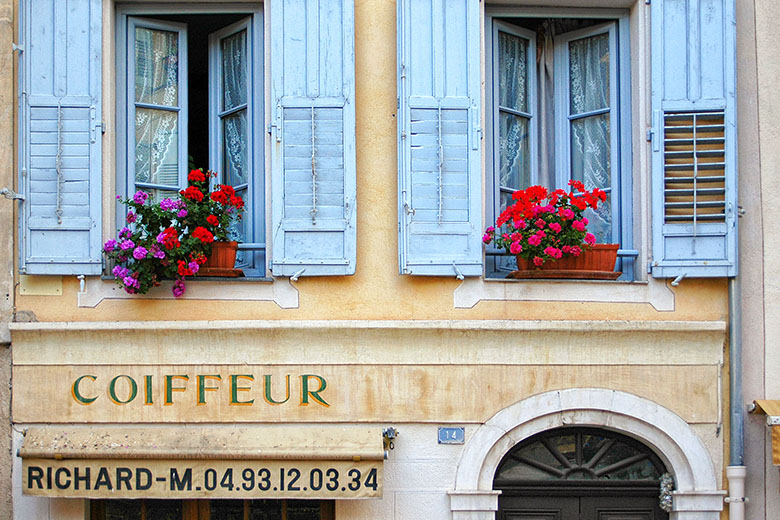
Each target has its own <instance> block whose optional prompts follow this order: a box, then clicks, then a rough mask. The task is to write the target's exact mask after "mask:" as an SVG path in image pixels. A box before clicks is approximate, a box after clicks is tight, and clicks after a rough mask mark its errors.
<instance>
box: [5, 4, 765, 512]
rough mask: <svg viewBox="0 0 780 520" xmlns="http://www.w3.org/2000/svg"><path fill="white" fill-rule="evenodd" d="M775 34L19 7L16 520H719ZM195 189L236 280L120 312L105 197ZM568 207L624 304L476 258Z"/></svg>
mask: <svg viewBox="0 0 780 520" xmlns="http://www.w3.org/2000/svg"><path fill="white" fill-rule="evenodd" d="M754 4H755V5H754ZM762 7H766V6H762V5H761V2H753V1H746V2H740V3H739V4H738V5H737V4H736V3H735V2H733V1H730V0H686V1H683V0H653V1H652V2H649V3H648V2H644V1H636V0H610V1H607V0H570V1H566V2H548V1H542V0H527V1H519V0H517V1H515V0H502V1H500V2H491V1H478V0H398V1H397V2H394V1H390V0H364V1H360V2H353V1H352V0H308V1H302V0H278V1H277V0H268V1H266V2H264V3H262V2H256V1H251V2H250V1H246V2H244V1H215V2H199V1H191V2H178V1H161V2H136V1H126V2H119V1H115V0H67V1H54V0H21V1H16V0H0V9H2V13H3V14H2V15H0V17H1V18H2V19H3V20H4V21H5V23H4V24H2V26H1V27H2V28H1V29H0V34H2V38H3V41H6V42H7V43H8V45H7V48H11V47H12V44H13V45H14V49H15V50H14V53H13V54H12V55H10V54H9V55H6V58H4V59H5V60H6V62H7V67H6V68H5V69H4V70H14V72H15V73H14V76H13V77H10V75H9V76H8V77H5V78H4V79H2V80H0V105H1V106H3V107H5V110H4V111H2V112H0V125H2V128H3V130H4V132H3V134H4V135H8V136H14V137H13V140H11V139H10V138H9V139H7V140H6V141H4V142H3V143H0V154H2V156H3V157H5V158H6V161H4V162H3V163H4V166H2V169H0V179H1V180H0V187H5V186H7V187H8V190H7V191H5V192H4V194H5V195H6V198H9V199H10V200H7V201H5V202H4V203H3V204H0V212H3V213H2V214H3V216H4V217H6V219H5V221H6V222H10V223H12V225H10V226H5V227H4V229H1V230H0V240H2V241H3V243H5V244H8V247H6V248H5V249H4V250H5V252H4V253H0V254H2V255H3V256H2V258H3V261H4V264H3V265H4V266H5V267H4V268H3V270H2V273H0V276H2V277H4V278H2V281H3V282H4V283H5V286H6V287H8V290H7V296H6V298H5V301H2V302H0V311H1V312H0V314H2V316H3V319H5V320H6V321H7V322H10V323H9V324H8V325H7V327H4V331H3V332H2V333H3V334H5V335H6V336H0V340H2V341H3V342H5V343H7V344H8V345H9V347H8V348H7V349H4V350H3V352H4V355H5V356H6V357H7V363H6V364H5V365H4V366H5V367H6V368H7V369H8V371H9V375H8V376H7V377H8V378H9V379H10V380H11V383H12V384H11V388H12V392H11V395H10V396H9V397H8V398H7V399H4V402H8V403H10V406H9V407H7V409H8V410H9V414H10V418H9V425H10V428H9V430H8V443H9V445H10V449H9V450H8V455H7V456H6V455H4V456H5V457H6V461H5V462H4V463H3V464H0V477H2V478H3V480H2V482H0V486H7V488H6V489H8V491H7V493H3V494H0V510H5V511H8V513H7V515H6V516H7V517H8V518H15V519H30V518H36V519H38V518H40V519H68V520H70V519H79V520H81V519H86V518H89V519H92V520H101V519H109V518H111V519H113V518H138V519H141V518H144V519H146V518H148V519H152V518H165V519H167V518H171V519H173V518H175V519H177V520H178V519H179V518H181V519H186V520H192V519H195V518H197V519H199V520H205V519H213V520H217V519H222V518H226V519H227V518H242V519H243V518H263V519H266V518H268V519H271V518H273V519H276V518H279V519H288V520H293V519H307V520H308V519H334V518H335V519H338V520H349V519H365V518H377V519H378V518H382V519H422V518H429V519H458V520H461V519H463V520H465V519H485V520H487V519H493V518H537V517H544V518H547V517H556V516H550V515H558V516H557V517H558V518H625V517H626V515H630V517H631V518H642V519H645V518H647V519H654V520H660V519H664V518H671V519H681V520H683V519H690V520H693V519H697V520H698V519H715V518H721V517H726V515H727V513H726V512H725V511H724V498H725V496H726V494H727V491H726V490H727V489H729V483H728V481H727V479H726V467H727V466H730V465H731V466H734V465H735V464H734V461H733V460H731V461H730V460H729V457H728V453H729V450H730V448H731V447H732V444H731V443H730V441H729V433H730V431H731V421H730V415H731V414H730V408H729V407H730V404H731V403H730V401H729V379H730V376H731V375H732V373H730V371H729V367H728V362H729V359H728V357H727V355H726V353H727V352H728V348H729V346H730V345H729V338H730V337H733V331H732V330H730V327H732V324H733V317H734V316H733V313H732V314H731V315H730V313H729V284H730V283H732V284H733V279H734V277H735V276H737V274H738V272H739V271H738V262H737V260H738V258H737V233H736V229H737V220H738V218H737V215H738V207H737V194H738V191H737V188H738V186H737V170H738V169H739V171H740V179H741V180H740V182H741V188H740V189H742V190H743V197H744V196H745V190H746V189H748V188H746V186H755V184H751V183H755V182H757V175H758V173H757V172H759V171H760V170H759V169H758V156H759V155H758V153H757V150H755V148H756V147H757V146H758V144H760V143H761V141H760V140H759V139H756V128H758V125H757V120H758V115H757V114H758V109H757V101H758V100H759V99H762V98H761V97H760V94H761V92H762V91H761V89H760V88H759V87H760V86H761V83H760V80H761V79H762V78H761V77H760V75H759V77H758V78H757V77H756V70H757V69H756V62H757V58H756V56H757V52H758V53H759V54H760V52H762V50H764V48H763V47H762V46H761V45H758V44H757V43H756V42H757V41H758V42H764V40H761V39H760V38H758V36H757V35H758V29H757V28H760V26H761V24H760V23H758V22H757V20H758V17H756V16H755V14H756V13H758V12H759V10H760V8H762ZM764 22H765V21H762V23H764ZM767 30H768V29H767ZM764 44H765V45H768V44H766V43H764ZM764 52H768V51H766V50H764ZM764 81H770V80H769V79H768V78H764ZM767 88H768V86H767ZM767 96H770V94H769V93H767ZM737 128H739V131H740V133H739V136H738V135H737V132H736V130H737ZM743 146H744V149H743ZM738 150H739V153H737V151H738ZM744 150H748V152H745V151H744ZM753 152H756V153H753ZM190 163H193V164H195V165H196V166H203V167H207V168H210V169H213V170H215V171H218V172H219V173H220V175H222V177H220V179H219V180H220V182H223V183H226V184H228V183H229V184H231V185H234V186H235V187H236V190H237V191H238V192H240V194H241V195H242V197H243V198H244V201H245V202H246V212H245V216H244V219H243V221H242V227H241V229H240V230H238V233H239V235H240V238H241V245H240V249H239V258H238V262H239V264H238V266H239V267H241V268H242V270H243V272H244V274H245V276H243V277H238V278H217V277H200V278H193V279H188V281H187V287H186V292H185V293H184V294H183V295H182V296H180V297H175V296H174V295H173V294H172V291H171V289H172V286H173V282H172V281H165V282H163V283H162V285H161V286H160V287H155V288H153V289H152V290H151V291H150V292H149V293H147V294H144V295H139V294H128V293H127V292H126V291H124V290H122V288H120V287H119V286H118V285H117V284H116V282H115V280H114V279H113V277H112V276H111V272H110V268H111V267H112V266H110V265H108V264H107V262H106V261H105V258H104V256H103V253H102V249H103V244H104V243H105V242H106V241H108V240H109V239H112V238H115V237H116V232H117V229H118V228H120V227H122V226H124V225H125V222H126V218H127V214H126V208H125V206H124V205H122V204H119V203H117V197H132V196H133V194H134V193H135V192H136V191H138V190H146V191H148V192H151V193H152V197H151V199H152V200H153V201H154V202H155V203H158V202H159V201H160V200H162V199H163V198H165V197H166V195H175V194H176V192H177V191H178V190H180V189H183V188H184V187H185V186H186V182H187V181H186V177H187V172H188V171H189V167H188V166H189V164H190ZM738 167H739V168H738ZM745 179H746V180H745ZM569 180H580V181H583V182H584V183H585V185H586V186H587V187H588V188H593V187H597V188H600V189H603V190H604V191H605V192H606V193H608V204H607V205H606V206H605V207H606V209H604V210H602V211H601V212H593V213H591V214H589V215H590V216H589V220H590V221H591V224H590V225H591V228H590V229H593V231H594V233H595V234H596V235H598V238H599V241H601V242H609V243H617V244H619V252H618V255H619V256H618V260H617V264H616V268H617V270H618V271H619V272H620V273H621V274H620V275H619V278H618V279H617V280H610V281H605V280H593V279H568V280H562V279H542V280H538V279H534V280H529V279H520V280H518V279H513V278H511V277H510V278H507V275H508V274H509V272H510V271H511V270H512V269H513V267H511V266H510V263H511V261H512V259H509V258H507V256H506V255H501V254H500V252H498V251H495V250H493V249H491V248H490V247H487V246H485V245H484V244H483V243H482V234H483V232H484V229H485V228H486V227H487V226H489V225H490V224H492V223H493V222H495V220H496V218H497V216H498V214H499V213H500V210H501V209H502V208H503V207H504V206H505V205H506V203H507V196H508V195H507V194H511V192H512V191H513V190H515V189H520V188H524V187H526V186H528V185H531V184H545V185H547V186H555V187H565V186H566V185H567V182H568V181H569ZM14 197H17V198H16V199H14ZM150 203H151V201H150ZM751 204H754V202H752V201H751ZM747 209H748V212H747V214H746V218H756V217H754V216H751V211H750V209H751V208H747ZM745 261H746V262H749V261H750V260H748V259H745ZM751 276H753V275H752V274H751ZM729 280H732V282H730V281H729ZM746 283H747V282H746ZM751 283H752V282H751ZM750 287H753V286H750ZM745 294H746V296H747V295H748V294H752V289H749V290H748V289H746V290H745ZM744 305H745V306H748V305H749V300H748V299H747V298H746V300H745V304H744ZM744 323H748V322H747V321H745V322H744ZM745 332H746V335H749V334H750V332H749V331H747V330H746V331H745ZM767 362H769V361H767ZM767 370H768V369H767ZM1 392H2V390H0V398H3V394H2V393H1ZM748 397H750V396H748ZM758 397H767V398H771V395H769V392H768V391H767V393H766V395H763V394H762V395H760V396H758ZM3 438H5V437H3ZM0 447H1V446H0ZM3 453H6V451H5V450H3ZM748 456H749V457H750V456H752V455H751V454H750V453H749V454H748ZM737 465H739V464H737ZM4 468H10V474H8V475H6V473H8V470H7V469H4ZM3 471H6V473H4V472H3ZM774 476H775V477H776V476H777V475H776V474H774ZM749 483H750V480H749ZM0 489H1V488H0ZM748 493H749V492H748ZM767 494H769V492H767ZM659 495H660V498H659ZM736 498H738V497H736ZM767 503H768V502H767ZM6 504H8V506H9V507H4V506H5V505H6ZM748 507H752V506H748ZM767 507H768V506H767ZM765 514H766V516H764V517H765V518H772V516H771V515H770V514H769V509H767V510H766V512H765ZM545 515H547V516H545ZM0 516H2V515H0ZM732 516H735V517H736V516H737V515H735V514H733V513H732ZM747 518H753V516H750V515H748V516H747Z"/></svg>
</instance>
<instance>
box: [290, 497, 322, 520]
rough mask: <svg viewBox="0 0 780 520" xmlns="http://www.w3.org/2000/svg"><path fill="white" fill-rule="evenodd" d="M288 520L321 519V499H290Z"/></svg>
mask: <svg viewBox="0 0 780 520" xmlns="http://www.w3.org/2000/svg"><path fill="white" fill-rule="evenodd" d="M287 520H320V501H319V500H288V501H287Z"/></svg>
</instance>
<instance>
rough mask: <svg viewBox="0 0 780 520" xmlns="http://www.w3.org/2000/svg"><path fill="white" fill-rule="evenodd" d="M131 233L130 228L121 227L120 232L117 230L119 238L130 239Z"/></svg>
mask: <svg viewBox="0 0 780 520" xmlns="http://www.w3.org/2000/svg"><path fill="white" fill-rule="evenodd" d="M132 234H133V232H132V231H130V228H127V227H123V228H122V229H121V230H119V238H130V235H132Z"/></svg>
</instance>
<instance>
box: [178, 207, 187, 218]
mask: <svg viewBox="0 0 780 520" xmlns="http://www.w3.org/2000/svg"><path fill="white" fill-rule="evenodd" d="M176 216H177V217H179V218H184V217H186V216H187V210H186V209H181V210H179V212H178V213H177V214H176Z"/></svg>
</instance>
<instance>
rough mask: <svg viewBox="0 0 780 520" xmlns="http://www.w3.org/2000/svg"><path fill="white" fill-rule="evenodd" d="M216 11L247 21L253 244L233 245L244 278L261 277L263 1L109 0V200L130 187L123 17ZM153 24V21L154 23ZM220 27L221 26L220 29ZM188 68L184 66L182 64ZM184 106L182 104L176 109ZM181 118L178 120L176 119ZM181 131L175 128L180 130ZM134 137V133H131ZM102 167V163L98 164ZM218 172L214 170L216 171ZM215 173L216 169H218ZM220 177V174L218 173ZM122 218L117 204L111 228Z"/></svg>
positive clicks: (264, 244)
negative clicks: (250, 254)
mask: <svg viewBox="0 0 780 520" xmlns="http://www.w3.org/2000/svg"><path fill="white" fill-rule="evenodd" d="M220 13H230V14H240V15H245V16H246V17H248V18H249V21H248V30H249V32H250V34H251V38H250V40H251V41H250V44H249V47H250V54H251V59H250V69H251V70H250V72H249V74H250V77H251V80H250V85H251V87H250V93H251V94H252V103H251V105H252V107H251V118H252V124H251V126H250V127H249V131H250V138H251V141H252V144H251V148H252V154H253V157H254V160H253V161H252V171H253V173H254V176H253V178H252V181H253V182H252V183H250V184H251V186H250V188H249V189H250V190H251V194H252V197H253V202H254V207H253V208H252V213H253V216H252V220H253V222H252V228H253V233H254V237H253V240H251V241H249V242H245V243H239V250H254V251H255V255H254V259H253V262H254V266H253V267H246V266H238V267H242V268H243V270H244V274H245V276H247V277H250V278H251V277H265V276H266V273H267V272H268V271H267V261H266V260H267V253H268V241H267V234H268V230H267V221H268V214H269V210H270V208H269V204H268V197H267V194H266V186H267V185H268V182H269V181H268V178H267V177H268V175H267V172H266V160H267V159H266V137H267V136H266V133H265V132H264V131H263V129H264V128H265V124H266V123H265V104H266V96H267V94H268V93H267V92H266V87H267V85H266V82H265V77H264V76H265V72H264V71H265V59H266V57H265V54H266V49H265V46H266V42H265V21H266V15H265V3H261V2H251V3H250V2H248V1H247V2H242V1H232V2H219V1H216V2H213V3H211V4H208V5H207V4H198V3H193V2H162V1H158V2H155V3H143V4H126V3H121V2H119V1H117V2H114V9H113V17H114V18H113V20H114V23H113V33H114V36H113V41H114V45H115V49H114V52H113V53H106V58H107V59H109V60H113V61H112V63H113V64H114V67H115V70H111V72H110V73H109V76H108V78H105V77H104V80H106V79H108V80H109V81H110V82H115V83H114V85H115V90H114V93H115V99H114V103H113V104H112V105H113V108H114V110H115V119H114V124H115V128H116V137H115V138H114V143H113V144H114V145H115V150H116V156H115V161H114V162H112V163H108V164H109V165H110V166H111V169H110V171H113V172H114V179H115V181H114V182H115V184H114V187H115V189H114V190H113V192H114V193H113V194H112V196H111V201H112V202H113V201H114V196H119V197H128V196H130V195H132V193H130V188H131V187H132V184H131V183H130V172H129V169H128V168H127V165H128V160H129V158H130V157H132V154H131V153H130V150H131V147H132V145H133V142H131V135H130V133H129V131H128V128H129V125H130V124H131V121H130V117H129V116H130V114H129V112H130V111H129V109H128V101H129V99H128V92H129V90H128V81H129V79H128V75H129V74H128V71H129V70H130V69H129V68H128V60H127V58H126V55H127V54H129V53H128V52H127V50H128V49H127V45H128V43H129V42H128V41H127V40H128V38H127V35H128V28H129V20H128V19H129V18H149V17H152V18H153V17H155V16H163V15H185V16H186V15H207V14H220ZM105 16H110V14H109V13H105ZM154 21H156V20H154ZM169 23H170V22H165V24H169ZM222 29H224V28H222ZM220 31H221V29H217V30H215V31H213V32H212V33H210V34H215V33H218V32H220ZM184 52H186V47H185V49H184ZM208 54H209V63H208V67H209V91H211V86H212V76H213V73H212V72H213V71H212V70H211V68H212V64H211V49H209V51H208ZM187 65H189V64H187ZM179 72H180V74H179V76H180V83H181V82H182V81H183V82H184V83H186V78H184V79H182V78H183V77H184V76H186V72H187V71H186V69H185V70H184V71H183V72H182V69H181V67H180V71H179ZM211 97H212V96H211V92H210V93H209V101H208V107H205V108H206V109H207V110H208V111H209V116H208V120H207V121H206V123H207V124H209V125H211V124H212V123H211V112H210V111H211V109H212V99H211ZM182 106H184V105H182ZM181 112H187V109H184V108H183V109H182V110H181ZM180 119H182V118H180ZM183 119H184V122H183V123H180V124H182V127H183V128H184V129H185V135H186V127H187V124H188V123H187V117H186V115H185V116H184V117H183ZM180 130H181V129H180ZM133 136H134V134H133ZM181 146H182V147H183V149H184V150H186V148H187V143H186V142H185V140H184V139H182V142H181ZM212 147H213V138H212V134H211V128H210V129H209V148H210V149H211V148H212ZM184 157H185V160H186V157H187V155H186V153H184ZM212 161H213V159H210V164H208V165H203V167H206V166H208V167H209V168H213V165H212V164H211V162H212ZM104 165H105V163H104ZM180 169H182V168H181V166H180ZM183 170H184V180H183V181H182V180H181V179H180V182H182V186H184V185H186V173H187V171H188V170H187V164H186V163H185V164H184V165H183ZM217 171H218V170H217ZM218 172H219V171H218ZM219 173H220V175H221V174H222V172H219ZM213 182H214V183H219V182H220V180H215V181H213ZM125 214H126V212H125V211H124V210H123V208H122V207H119V206H118V205H117V206H116V207H115V218H114V223H115V226H116V229H121V228H122V227H123V226H125ZM107 231H108V232H109V235H111V234H112V233H113V230H112V229H110V228H109V229H108V230H107Z"/></svg>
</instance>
